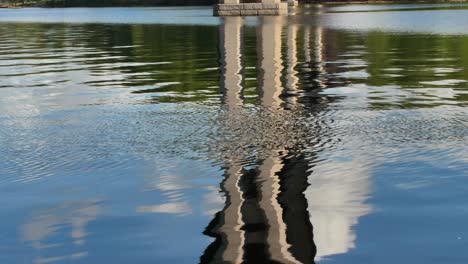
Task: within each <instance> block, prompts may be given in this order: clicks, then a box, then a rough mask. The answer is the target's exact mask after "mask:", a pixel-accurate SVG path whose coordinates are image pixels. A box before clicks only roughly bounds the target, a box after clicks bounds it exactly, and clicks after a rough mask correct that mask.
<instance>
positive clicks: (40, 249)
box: [21, 200, 102, 263]
mask: <svg viewBox="0 0 468 264" xmlns="http://www.w3.org/2000/svg"><path fill="white" fill-rule="evenodd" d="M101 211H102V206H101V205H100V204H99V201H95V200H88V201H82V202H74V203H65V204H63V205H61V206H58V207H55V208H50V209H46V210H41V211H38V212H36V213H35V214H34V215H32V217H31V219H29V220H28V221H27V222H26V223H25V224H24V225H23V226H22V227H21V236H22V239H23V240H24V241H28V242H30V243H31V245H32V247H33V248H34V250H35V251H36V254H35V255H36V257H35V259H34V263H51V262H55V261H67V260H68V261H70V260H76V259H80V258H83V257H86V256H87V255H88V251H87V250H86V245H85V244H86V236H87V232H86V226H87V225H88V224H89V223H90V222H92V221H94V220H95V219H96V217H97V216H98V215H99V214H100V213H101ZM67 233H68V236H69V242H64V239H61V241H62V242H59V243H53V242H51V241H54V240H55V239H56V238H57V237H60V236H62V235H65V234H67ZM65 241H66V240H65ZM56 247H62V248H71V252H70V253H69V254H68V255H60V256H55V255H50V252H48V249H49V248H56Z"/></svg>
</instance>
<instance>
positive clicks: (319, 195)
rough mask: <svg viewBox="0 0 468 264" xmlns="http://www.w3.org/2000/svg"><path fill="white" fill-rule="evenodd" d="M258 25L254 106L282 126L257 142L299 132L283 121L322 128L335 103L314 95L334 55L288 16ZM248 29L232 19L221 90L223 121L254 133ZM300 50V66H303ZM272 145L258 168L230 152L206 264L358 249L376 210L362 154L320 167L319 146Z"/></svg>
mask: <svg viewBox="0 0 468 264" xmlns="http://www.w3.org/2000/svg"><path fill="white" fill-rule="evenodd" d="M258 22H259V24H258V25H257V26H256V27H257V28H256V33H255V35H256V42H255V43H256V45H257V58H258V62H257V86H256V87H257V107H258V108H259V109H266V111H267V112H269V115H267V116H266V117H265V116H262V117H261V118H262V119H264V118H268V117H276V118H278V119H275V120H270V121H271V122H272V123H274V122H278V121H279V122H282V124H281V125H280V126H281V129H279V130H275V129H278V127H277V126H274V125H271V126H269V125H266V126H264V127H266V128H262V129H259V130H256V133H259V134H260V135H256V138H268V137H270V138H274V134H275V133H284V131H283V130H282V129H284V130H285V131H286V132H288V131H287V130H288V129H290V130H294V129H295V128H293V127H291V128H288V126H289V123H288V121H291V122H293V120H282V118H283V117H287V118H289V117H291V116H293V117H294V115H296V116H301V115H303V116H309V117H316V119H317V120H312V122H316V123H317V124H321V123H323V122H321V121H320V120H318V119H319V118H320V115H319V114H318V111H326V108H327V104H328V103H329V102H328V101H327V100H326V99H324V98H322V97H319V96H314V95H316V94H317V93H318V91H320V90H321V89H324V88H327V86H329V85H331V83H333V82H330V80H329V79H328V78H330V77H329V76H331V75H327V67H326V64H325V63H324V62H325V60H326V58H325V57H326V47H327V46H326V44H325V43H324V42H325V36H324V30H323V29H322V28H320V27H315V28H313V27H312V26H303V25H300V24H296V23H287V18H284V17H261V18H258ZM246 27H247V26H246V25H245V19H244V18H242V17H227V18H224V19H223V23H222V24H221V25H220V31H219V32H220V37H219V39H220V45H219V48H220V64H221V70H222V73H221V80H220V87H221V89H222V91H223V94H224V96H223V102H224V104H225V111H226V116H227V121H226V122H227V123H235V122H238V124H240V126H242V125H249V123H243V122H242V121H241V122H239V121H238V120H239V119H243V118H244V116H245V113H244V109H245V108H246V107H247V106H246V100H245V98H244V94H245V88H246V84H245V83H246V77H245V71H246V67H245V65H244V63H245V54H244V45H245V43H244V35H245V34H244V30H245V28H246ZM300 34H302V36H301V35H300ZM301 39H302V40H303V41H300V40H301ZM301 42H302V43H301ZM300 43H301V45H300ZM282 45H285V46H284V47H283V46H282ZM299 45H300V46H301V49H302V53H303V54H301V56H302V60H303V61H302V62H301V65H302V67H299V64H300V63H299V59H298V57H299V54H300V49H299ZM283 51H284V52H283ZM304 65H306V66H307V67H304ZM299 71H305V72H306V74H305V75H304V76H308V79H307V80H301V78H300V77H299ZM301 82H304V83H308V85H301ZM291 109H301V110H299V111H297V110H294V111H291ZM258 112H261V111H258ZM284 113H288V114H287V115H284ZM254 115H255V113H254ZM245 118H246V119H248V118H251V117H247V116H245ZM273 119H274V118H273ZM236 120H237V121H236ZM308 120H309V119H308ZM303 121H304V120H303ZM246 122H247V121H246ZM262 122H266V123H268V120H266V121H265V120H262ZM250 125H252V124H250ZM322 126H323V124H322ZM315 127H317V126H315ZM229 129H231V130H232V127H230V128H229ZM242 129H243V128H242V127H237V128H236V129H235V130H242ZM311 129H312V130H310V131H308V135H314V134H316V135H318V134H319V133H318V131H314V130H313V129H314V126H312V128H311ZM316 129H318V130H324V129H325V128H323V127H320V126H318V127H317V128H316ZM316 132H317V133H316ZM272 135H273V136H272ZM312 141H313V140H312ZM276 143H278V142H276ZM220 144H223V142H220ZM234 144H235V142H234ZM238 144H242V143H238ZM253 144H254V145H255V143H253ZM268 145H269V144H268V143H265V142H263V143H260V144H257V145H255V148H257V150H256V151H257V152H262V153H263V154H264V155H263V156H261V157H259V156H257V157H256V158H254V159H255V161H254V162H252V161H251V159H250V161H249V162H246V160H247V159H249V157H242V155H238V154H235V153H234V152H231V151H230V150H227V151H225V153H223V154H222V155H223V157H224V159H226V160H227V162H226V163H225V164H226V165H225V173H224V177H225V178H224V180H223V182H222V184H221V190H222V192H223V193H224V196H225V198H226V201H225V207H224V208H223V209H222V210H221V211H220V212H218V213H217V214H216V216H215V218H214V219H213V220H212V221H211V223H210V224H209V225H208V226H207V228H206V230H205V234H206V235H209V236H212V237H214V238H215V241H214V242H213V243H212V244H211V245H209V246H208V247H207V248H206V250H205V252H204V254H203V255H202V257H201V262H202V263H314V261H320V260H321V259H323V258H326V257H327V256H329V255H335V254H340V253H345V252H347V251H348V250H349V249H351V248H353V247H354V241H355V239H356V235H355V234H354V231H353V226H354V225H355V224H356V223H357V221H358V218H359V217H361V216H363V215H366V214H368V213H369V212H370V211H371V208H370V206H369V205H366V204H365V200H366V199H367V198H368V196H369V194H370V190H369V189H370V183H369V174H370V170H369V169H368V168H367V167H366V166H365V165H360V164H364V163H360V162H359V160H360V158H359V155H355V157H357V158H353V159H351V160H350V161H347V162H344V163H343V162H341V161H339V159H337V161H333V159H330V161H328V162H326V163H317V162H316V160H317V159H318V155H319V153H318V150H317V151H314V147H315V146H313V144H312V143H311V145H309V146H307V144H305V145H304V144H297V145H296V146H290V145H287V146H286V144H285V145H282V144H281V142H280V143H278V144H273V145H274V147H267V146H268ZM258 148H261V149H258ZM306 149H307V151H306ZM310 149H312V151H310ZM252 163H253V164H252ZM348 166H352V168H353V169H351V170H348V171H352V172H353V173H351V174H349V175H347V176H346V175H343V173H342V172H343V171H347V169H346V168H347V167H348ZM356 168H358V169H356ZM356 179H357V180H356Z"/></svg>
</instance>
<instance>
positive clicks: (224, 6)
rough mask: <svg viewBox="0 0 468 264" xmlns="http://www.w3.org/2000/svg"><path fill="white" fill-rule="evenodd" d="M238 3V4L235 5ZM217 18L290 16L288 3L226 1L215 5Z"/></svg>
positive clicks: (273, 0) (266, 0) (272, 0)
mask: <svg viewBox="0 0 468 264" xmlns="http://www.w3.org/2000/svg"><path fill="white" fill-rule="evenodd" d="M235 2H237V3H235ZM213 14H214V15H215V16H278V15H287V14H288V3H287V2H285V3H281V2H279V1H277V0H264V1H262V3H239V1H238V0H237V1H236V0H225V1H224V3H221V4H219V5H215V7H214V9H213Z"/></svg>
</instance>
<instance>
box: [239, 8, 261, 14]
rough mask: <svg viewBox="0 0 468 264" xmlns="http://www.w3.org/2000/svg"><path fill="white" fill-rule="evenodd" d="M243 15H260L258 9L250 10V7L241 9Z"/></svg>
mask: <svg viewBox="0 0 468 264" xmlns="http://www.w3.org/2000/svg"><path fill="white" fill-rule="evenodd" d="M241 15H242V16H258V11H257V10H249V9H245V10H244V9H243V10H241Z"/></svg>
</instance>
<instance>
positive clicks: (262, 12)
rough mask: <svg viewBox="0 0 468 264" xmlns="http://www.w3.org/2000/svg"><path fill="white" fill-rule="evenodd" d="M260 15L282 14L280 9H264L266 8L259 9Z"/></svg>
mask: <svg viewBox="0 0 468 264" xmlns="http://www.w3.org/2000/svg"><path fill="white" fill-rule="evenodd" d="M258 15H259V16H278V15H281V13H280V10H279V9H277V10H274V9H264V10H258Z"/></svg>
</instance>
